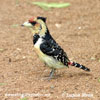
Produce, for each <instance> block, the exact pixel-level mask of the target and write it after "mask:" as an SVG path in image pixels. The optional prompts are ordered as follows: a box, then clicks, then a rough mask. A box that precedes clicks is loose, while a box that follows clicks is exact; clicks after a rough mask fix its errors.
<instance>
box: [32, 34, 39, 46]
mask: <svg viewBox="0 0 100 100" xmlns="http://www.w3.org/2000/svg"><path fill="white" fill-rule="evenodd" d="M39 38H40V36H39V35H38V34H35V35H34V36H33V44H35V43H36V42H37V41H38V39H39Z"/></svg>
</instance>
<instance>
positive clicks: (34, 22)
mask: <svg viewBox="0 0 100 100" xmlns="http://www.w3.org/2000/svg"><path fill="white" fill-rule="evenodd" d="M22 26H25V27H27V28H29V29H31V31H32V33H33V34H36V33H37V34H39V35H44V34H45V33H46V31H47V27H46V18H45V17H32V18H30V19H29V20H28V21H26V22H24V24H22Z"/></svg>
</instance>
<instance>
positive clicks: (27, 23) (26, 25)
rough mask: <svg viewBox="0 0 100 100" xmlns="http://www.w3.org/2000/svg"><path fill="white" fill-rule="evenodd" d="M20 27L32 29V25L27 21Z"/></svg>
mask: <svg viewBox="0 0 100 100" xmlns="http://www.w3.org/2000/svg"><path fill="white" fill-rule="evenodd" d="M21 26H25V27H32V24H31V23H29V22H28V21H27V22H25V23H23V24H22V25H21Z"/></svg>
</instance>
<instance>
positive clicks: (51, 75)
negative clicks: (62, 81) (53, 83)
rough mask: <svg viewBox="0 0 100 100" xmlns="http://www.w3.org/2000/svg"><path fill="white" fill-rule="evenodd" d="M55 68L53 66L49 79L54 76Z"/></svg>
mask: <svg viewBox="0 0 100 100" xmlns="http://www.w3.org/2000/svg"><path fill="white" fill-rule="evenodd" d="M55 70H56V69H54V68H52V70H51V72H50V75H49V80H50V79H52V77H53V74H54V73H55Z"/></svg>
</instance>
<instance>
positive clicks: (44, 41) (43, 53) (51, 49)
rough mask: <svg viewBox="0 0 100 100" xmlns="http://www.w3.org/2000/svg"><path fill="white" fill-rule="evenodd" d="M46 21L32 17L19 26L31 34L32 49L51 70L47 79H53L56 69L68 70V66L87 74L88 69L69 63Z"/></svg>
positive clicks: (72, 62) (75, 63) (44, 18)
mask: <svg viewBox="0 0 100 100" xmlns="http://www.w3.org/2000/svg"><path fill="white" fill-rule="evenodd" d="M46 19H47V18H46V17H41V16H38V17H32V18H30V19H29V20H28V21H26V22H24V23H23V24H22V25H21V26H24V27H27V28H29V29H30V30H31V32H32V34H33V44H34V48H35V51H36V53H37V55H38V57H39V58H40V60H41V61H43V62H44V64H45V65H46V66H48V67H49V68H50V69H51V71H50V74H49V79H52V78H53V75H54V73H55V70H56V69H59V68H68V67H69V66H75V67H77V68H80V69H82V70H85V71H88V72H89V71H90V69H89V68H87V67H85V66H84V65H81V64H79V63H77V62H74V61H71V60H70V59H69V58H68V56H67V53H66V52H65V51H64V50H63V49H62V48H61V46H59V44H58V43H57V42H56V41H55V39H54V38H53V37H52V35H51V34H50V31H49V29H48V27H47V24H46Z"/></svg>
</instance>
